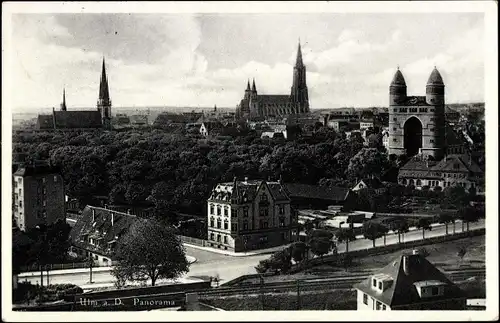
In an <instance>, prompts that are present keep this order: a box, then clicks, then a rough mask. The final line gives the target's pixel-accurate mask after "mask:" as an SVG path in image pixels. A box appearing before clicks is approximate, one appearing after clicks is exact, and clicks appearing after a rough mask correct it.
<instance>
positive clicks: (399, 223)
mask: <svg viewBox="0 0 500 323" xmlns="http://www.w3.org/2000/svg"><path fill="white" fill-rule="evenodd" d="M391 230H392V231H393V232H397V234H398V242H399V243H401V235H403V239H404V234H405V233H406V232H408V231H410V226H409V224H408V221H407V220H406V219H403V218H399V219H395V220H394V221H393V222H392V223H391Z"/></svg>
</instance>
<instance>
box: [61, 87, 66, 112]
mask: <svg viewBox="0 0 500 323" xmlns="http://www.w3.org/2000/svg"><path fill="white" fill-rule="evenodd" d="M61 111H66V88H63V99H62V103H61Z"/></svg>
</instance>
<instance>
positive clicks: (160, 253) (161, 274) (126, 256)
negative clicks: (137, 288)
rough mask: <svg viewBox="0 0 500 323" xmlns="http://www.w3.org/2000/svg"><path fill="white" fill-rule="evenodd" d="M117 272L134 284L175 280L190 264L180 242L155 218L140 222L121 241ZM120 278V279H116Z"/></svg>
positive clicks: (117, 257) (119, 243)
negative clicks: (149, 280) (136, 282)
mask: <svg viewBox="0 0 500 323" xmlns="http://www.w3.org/2000/svg"><path fill="white" fill-rule="evenodd" d="M116 259H117V261H118V264H117V266H116V267H117V270H116V271H115V273H120V274H121V275H122V276H125V277H127V280H132V281H147V280H148V279H151V285H152V286H154V285H155V283H156V280H157V279H158V278H160V279H161V278H163V279H173V278H177V277H179V276H180V275H181V274H183V273H186V272H187V271H188V268H189V264H188V262H187V260H186V255H185V252H184V248H183V246H182V243H181V241H180V239H179V238H178V237H177V236H176V235H175V232H174V230H173V229H171V228H170V227H167V226H164V225H162V224H161V223H160V222H159V221H158V220H155V219H149V220H144V219H138V220H136V222H134V223H133V224H132V225H131V227H130V228H129V231H128V233H126V234H125V236H124V237H123V238H122V239H120V240H119V242H118V245H117V252H116ZM115 277H118V276H115Z"/></svg>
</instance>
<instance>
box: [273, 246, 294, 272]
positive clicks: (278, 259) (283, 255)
mask: <svg viewBox="0 0 500 323" xmlns="http://www.w3.org/2000/svg"><path fill="white" fill-rule="evenodd" d="M269 265H270V267H269V268H270V269H273V270H274V271H275V273H278V272H281V273H286V272H288V270H290V268H291V267H292V256H291V253H290V250H289V249H283V250H279V251H276V252H275V253H274V254H273V255H272V256H271V258H270V259H269Z"/></svg>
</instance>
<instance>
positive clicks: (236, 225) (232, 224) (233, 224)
mask: <svg viewBox="0 0 500 323" xmlns="http://www.w3.org/2000/svg"><path fill="white" fill-rule="evenodd" d="M231 231H238V224H236V223H231Z"/></svg>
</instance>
